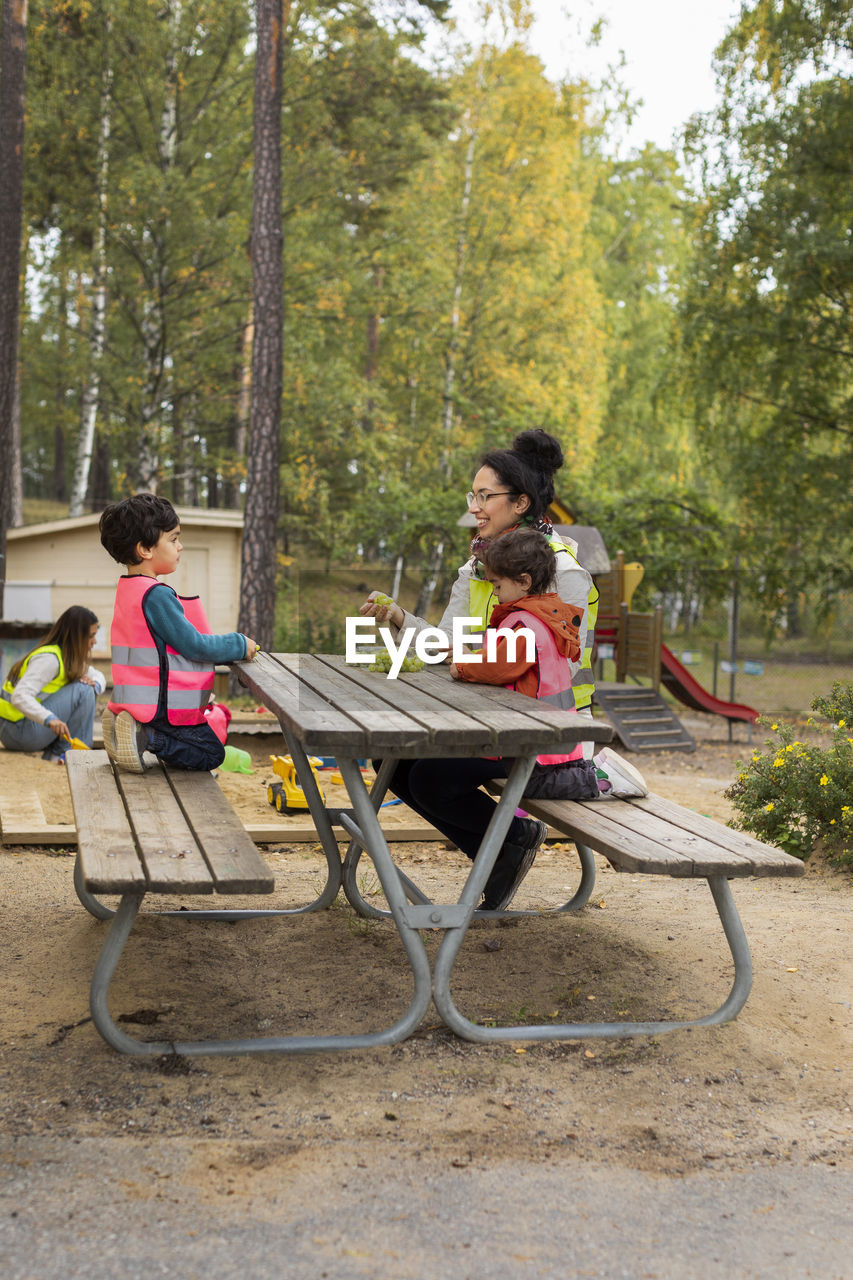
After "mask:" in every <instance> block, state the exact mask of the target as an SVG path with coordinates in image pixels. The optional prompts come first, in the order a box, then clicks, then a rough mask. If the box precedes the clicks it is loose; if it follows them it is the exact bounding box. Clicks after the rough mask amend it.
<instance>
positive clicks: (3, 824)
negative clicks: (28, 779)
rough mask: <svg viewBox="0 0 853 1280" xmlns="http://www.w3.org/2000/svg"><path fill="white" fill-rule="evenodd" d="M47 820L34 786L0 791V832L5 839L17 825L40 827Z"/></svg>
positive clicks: (18, 826)
mask: <svg viewBox="0 0 853 1280" xmlns="http://www.w3.org/2000/svg"><path fill="white" fill-rule="evenodd" d="M46 822H47V819H46V818H45V816H44V809H43V808H42V804H41V800H40V799H39V794H38V792H37V791H36V789H35V788H34V787H21V788H19V789H18V791H16V792H14V793H12V792H10V791H4V792H2V793H0V833H2V835H3V838H4V840H5V839H6V838H7V832H8V831H10V830H13V829H14V828H16V827H17V828H21V827H23V828H27V827H35V828H38V827H43V826H44V825H45V823H46Z"/></svg>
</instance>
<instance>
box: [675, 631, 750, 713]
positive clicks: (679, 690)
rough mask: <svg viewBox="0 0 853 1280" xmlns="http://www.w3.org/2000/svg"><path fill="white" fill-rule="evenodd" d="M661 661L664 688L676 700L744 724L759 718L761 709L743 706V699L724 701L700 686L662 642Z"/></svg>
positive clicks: (698, 709) (694, 708)
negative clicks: (740, 700) (741, 700)
mask: <svg viewBox="0 0 853 1280" xmlns="http://www.w3.org/2000/svg"><path fill="white" fill-rule="evenodd" d="M660 665H661V680H662V681H663V683H664V685H665V686H666V688H667V689H668V690H669V692H670V693H671V694H672V695H673V697H676V698H678V700H679V702H683V703H684V705H685V706H687V707H692V708H693V710H694V711H710V712H712V714H713V715H715V716H725V718H726V719H727V720H729V721H731V720H745V721H746V722H747V724H755V721H756V720H757V719H758V717H759V714H760V712H758V711H756V710H755V709H754V708H753V707H745V706H744V705H743V703H742V702H724V701H723V700H722V698H715V697H714V695H713V694H712V693H709V692H708V690H707V689H703V687H702V685H701V684H700V683H699V681H698V680H694V679H693V676H692V675H691V674H690V672H689V671H688V670H687V668H686V667H684V666H682V665H681V663H680V662H679V661H678V659H677V658H676V656H675V654H674V653H673V652H672V650H671V649H667V647H666V645H665V644H662V645H661V647H660Z"/></svg>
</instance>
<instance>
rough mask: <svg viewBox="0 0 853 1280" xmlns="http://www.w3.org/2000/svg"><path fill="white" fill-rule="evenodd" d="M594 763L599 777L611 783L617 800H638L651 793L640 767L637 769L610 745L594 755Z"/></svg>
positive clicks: (611, 789) (612, 792) (612, 793)
mask: <svg viewBox="0 0 853 1280" xmlns="http://www.w3.org/2000/svg"><path fill="white" fill-rule="evenodd" d="M593 764H594V765H595V767H596V769H597V770H598V774H599V777H601V778H602V779H603V780H604V781H605V782H609V783H610V791H609V794H610V795H611V796H613V797H614V798H615V799H616V800H637V799H639V798H640V797H641V796H647V795H648V794H649V788H648V786H647V785H646V780H645V778H644V777H643V775H642V774H641V773H640V771H639V769H635V768H634V766H633V765H632V764H630V763H629V762H628V761H627V760H625V759H623V757H622V756H620V755H617V754H616V752H615V751H613V750H612V749H611V748H610V747H604V748H603V749H602V750H601V751H599V753H598V755H597V756H594V757H593Z"/></svg>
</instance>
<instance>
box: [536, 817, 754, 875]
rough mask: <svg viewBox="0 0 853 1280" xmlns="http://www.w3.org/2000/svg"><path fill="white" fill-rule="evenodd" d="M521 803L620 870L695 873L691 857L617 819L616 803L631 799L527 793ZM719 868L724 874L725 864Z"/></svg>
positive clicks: (742, 872) (745, 872)
mask: <svg viewBox="0 0 853 1280" xmlns="http://www.w3.org/2000/svg"><path fill="white" fill-rule="evenodd" d="M521 803H522V805H523V807H524V808H525V809H526V810H527V812H528V813H532V814H533V815H534V817H537V818H541V819H542V821H543V822H547V823H548V824H549V825H550V826H553V827H556V828H557V830H559V831H562V832H564V833H565V834H566V835H567V836H569V838H570V839H572V840H575V841H577V840H580V841H581V843H582V844H587V845H589V847H590V848H591V849H595V850H597V851H598V853H603V854H604V856H605V857H606V858H607V859H608V860H609V861H610V862H612V863H613V864H614V866H616V867H618V868H619V870H621V871H632V872H643V873H645V874H646V875H665V876H681V877H689V876H693V875H695V874H696V873H695V871H694V863H693V859H692V858H691V857H689V856H688V855H686V854H683V853H680V852H679V851H678V850H677V849H673V848H670V847H669V846H668V845H665V844H663V845H662V844H658V843H655V842H653V841H650V840H648V839H645V838H644V837H643V836H641V835H638V834H637V833H635V832H633V831H631V830H630V828H629V827H628V826H625V825H623V824H622V823H620V822H618V821H616V820H615V816H616V811H617V806H619V805H624V804H629V803H630V802H629V801H624V800H609V801H607V803H606V805H605V804H601V805H598V804H597V803H596V802H595V801H593V802H592V803H590V802H589V801H587V802H586V803H580V802H578V801H574V800H531V799H529V798H528V797H525V798H524V799H523V800H522V802H521ZM605 810H606V811H607V812H604V811H605ZM718 871H719V872H720V874H723V869H722V867H720V868H718ZM732 874H737V875H748V874H749V869H748V867H747V868H745V869H744V867H743V865H741V866H740V867H739V869H738V870H737V871H736V872H734V873H732Z"/></svg>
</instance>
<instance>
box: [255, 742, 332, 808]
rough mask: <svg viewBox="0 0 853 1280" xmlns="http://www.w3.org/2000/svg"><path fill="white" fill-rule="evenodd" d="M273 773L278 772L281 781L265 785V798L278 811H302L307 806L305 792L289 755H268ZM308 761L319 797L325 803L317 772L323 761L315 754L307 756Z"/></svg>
mask: <svg viewBox="0 0 853 1280" xmlns="http://www.w3.org/2000/svg"><path fill="white" fill-rule="evenodd" d="M270 761H271V762H272V769H273V773H275V774H278V776H279V778H281V782H271V783H270V784H269V786H268V787H267V800H268V801H269V803H270V804H271V805H272V806H273V808H274V809H275V810H276V812H278V813H302V812H304V811H305V810H306V809H307V808H308V801H307V800H306V798H305V792H304V791H303V790H302V788H301V787H300V785H299V781H298V779H297V776H296V765H295V764H294V763H293V760H292V759H291V757H290V756H270ZM308 763H309V765H310V766H311V772H312V773H313V775H314V780H315V781H316V783H317V787H318V789H319V791H320V799H321V801H322V802H323V804H325V803H326V799H325V796H324V795H323V788H322V787H321V786H320V775H319V773H318V772H317V768H318V766H319V765H321V764H322V763H323V761H322V760H318V759H317V757H316V756H309V757H308Z"/></svg>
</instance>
